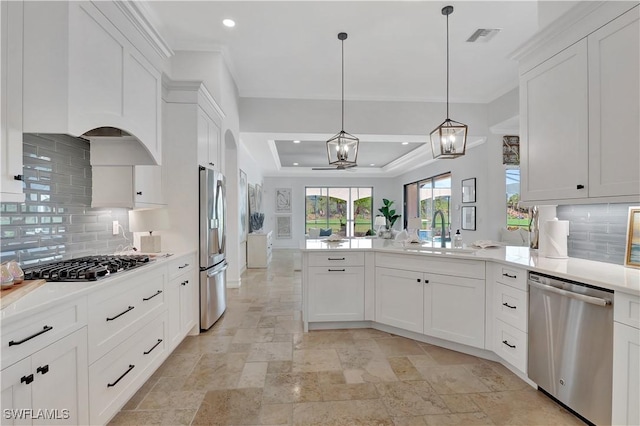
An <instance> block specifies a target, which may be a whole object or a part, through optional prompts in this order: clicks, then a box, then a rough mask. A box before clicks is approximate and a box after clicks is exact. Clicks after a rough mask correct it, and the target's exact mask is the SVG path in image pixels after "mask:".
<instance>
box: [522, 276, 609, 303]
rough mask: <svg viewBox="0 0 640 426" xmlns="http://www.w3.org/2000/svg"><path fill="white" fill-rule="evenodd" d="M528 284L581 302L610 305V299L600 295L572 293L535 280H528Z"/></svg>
mask: <svg viewBox="0 0 640 426" xmlns="http://www.w3.org/2000/svg"><path fill="white" fill-rule="evenodd" d="M529 285H530V286H532V287H535V288H538V289H540V290H544V291H550V292H551V293H556V294H560V295H562V296H566V297H569V298H571V299H577V300H580V301H582V302H586V303H591V304H592V305H597V306H609V305H611V300H610V299H601V298H600V297H593V296H585V295H584V294H580V293H574V292H573V291H567V290H563V289H561V288H558V287H554V286H551V285H546V284H540V283H537V282H535V281H531V280H529Z"/></svg>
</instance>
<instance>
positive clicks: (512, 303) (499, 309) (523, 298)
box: [493, 283, 529, 333]
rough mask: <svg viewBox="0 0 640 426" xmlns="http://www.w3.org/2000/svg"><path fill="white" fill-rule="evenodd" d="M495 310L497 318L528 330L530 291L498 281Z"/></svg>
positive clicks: (524, 330)
mask: <svg viewBox="0 0 640 426" xmlns="http://www.w3.org/2000/svg"><path fill="white" fill-rule="evenodd" d="M493 300H494V305H493V312H494V313H495V316H496V318H498V319H500V320H502V321H504V322H505V323H507V324H510V325H512V326H514V327H515V328H517V329H519V330H520V331H522V332H525V333H526V332H527V319H528V315H527V308H528V307H529V303H528V302H529V293H527V292H524V291H522V290H518V289H516V288H513V287H509V286H507V285H504V284H500V283H496V285H495V287H494V290H493Z"/></svg>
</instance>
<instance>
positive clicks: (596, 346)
mask: <svg viewBox="0 0 640 426" xmlns="http://www.w3.org/2000/svg"><path fill="white" fill-rule="evenodd" d="M528 282H529V353H528V367H529V368H528V375H529V378H530V379H531V380H533V381H534V382H536V384H537V385H538V387H539V388H540V389H541V390H543V391H545V392H546V393H548V394H549V395H551V396H552V397H554V398H556V399H557V400H558V401H560V402H562V403H563V404H565V405H566V406H568V407H569V408H571V409H572V410H573V411H575V412H577V413H578V414H579V415H580V416H582V417H584V418H585V419H587V420H588V421H590V422H593V423H595V424H611V386H612V384H611V382H612V374H613V307H612V299H613V292H612V291H610V290H605V289H600V288H595V287H592V286H589V285H586V284H581V283H576V282H573V281H569V280H564V279H560V278H554V277H550V276H547V275H544V274H539V273H534V272H530V273H529V281H528Z"/></svg>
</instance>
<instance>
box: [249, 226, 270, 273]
mask: <svg viewBox="0 0 640 426" xmlns="http://www.w3.org/2000/svg"><path fill="white" fill-rule="evenodd" d="M272 236H273V231H269V232H267V233H266V234H249V235H247V268H266V267H267V266H269V263H270V262H271V252H272V250H271V249H272V246H273V239H272Z"/></svg>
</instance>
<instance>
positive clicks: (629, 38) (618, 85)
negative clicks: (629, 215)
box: [588, 7, 640, 197]
mask: <svg viewBox="0 0 640 426" xmlns="http://www.w3.org/2000/svg"><path fill="white" fill-rule="evenodd" d="M588 42H589V197H607V196H624V195H639V194H640V169H639V168H640V166H639V164H640V126H638V119H639V117H640V7H636V8H634V9H633V10H631V11H629V12H627V13H626V14H624V15H623V16H621V17H620V18H618V19H616V20H615V21H613V22H611V23H610V24H609V25H606V26H604V27H602V28H601V29H599V30H598V31H596V32H594V33H593V34H591V35H589V38H588Z"/></svg>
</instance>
